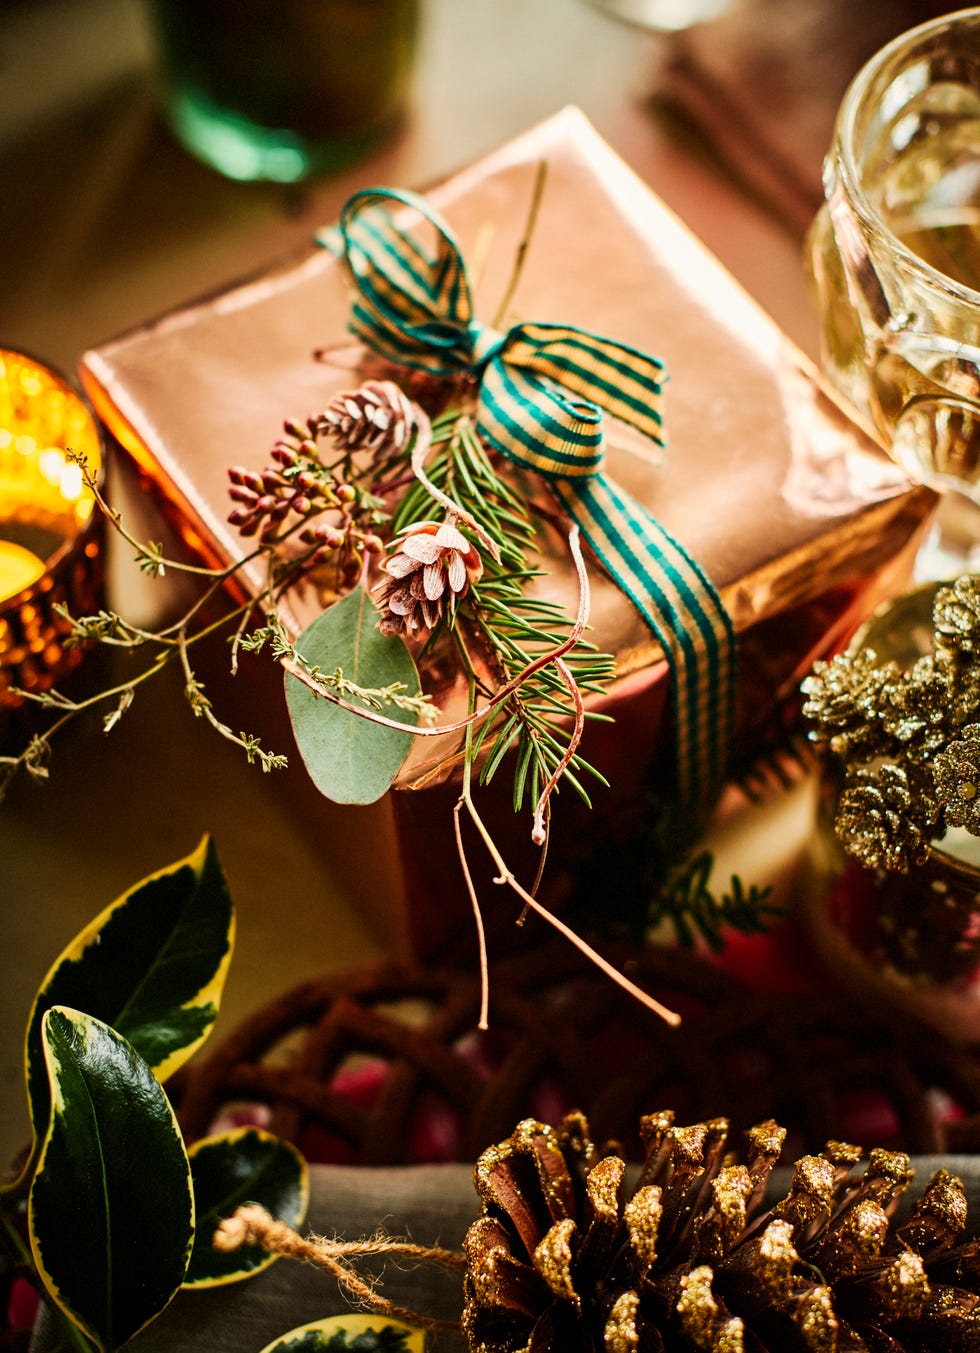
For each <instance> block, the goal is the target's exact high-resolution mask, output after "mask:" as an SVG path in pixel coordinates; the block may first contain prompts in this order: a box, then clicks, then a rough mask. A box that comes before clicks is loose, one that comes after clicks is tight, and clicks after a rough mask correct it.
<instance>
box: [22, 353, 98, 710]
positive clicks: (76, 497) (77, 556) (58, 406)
mask: <svg viewBox="0 0 980 1353" xmlns="http://www.w3.org/2000/svg"><path fill="white" fill-rule="evenodd" d="M83 464H84V465H85V466H87V469H88V473H89V474H90V475H91V476H92V477H93V478H94V479H95V480H96V481H98V480H99V478H100V477H101V472H102V444H101V438H100V436H99V430H98V426H97V424H96V422H95V420H94V418H93V417H92V413H91V411H90V410H89V409H88V407H87V406H86V404H85V402H84V400H83V399H81V398H80V396H79V395H78V394H77V393H76V392H75V391H74V390H73V389H72V387H71V386H70V385H69V384H68V382H67V381H66V380H65V379H64V378H63V377H61V376H59V375H58V373H57V372H55V371H52V370H50V368H48V367H45V366H43V365H42V364H41V363H40V362H36V361H34V359H33V358H31V357H26V356H24V354H23V353H18V352H13V351H11V350H10V349H9V348H3V347H0V735H2V732H3V727H4V722H5V719H6V711H7V710H8V709H11V708H13V707H15V706H17V705H21V704H23V703H24V698H25V697H24V695H23V694H22V692H27V693H28V695H33V694H39V693H41V692H44V691H48V690H51V689H52V688H54V687H56V685H57V684H58V683H59V682H60V681H61V678H62V677H63V676H65V675H66V674H67V673H68V672H70V671H71V670H72V668H74V667H75V666H76V665H77V664H78V663H79V662H80V661H81V659H82V655H83V652H84V649H83V647H82V646H80V645H72V644H71V643H70V642H69V640H70V637H71V622H70V621H68V620H67V619H66V618H65V614H64V612H65V611H67V612H69V613H70V614H73V615H86V614H88V613H89V612H91V611H94V610H96V609H97V608H98V606H99V603H100V601H101V555H102V544H101V537H100V533H99V531H98V529H97V519H96V516H95V511H94V509H95V495H94V493H93V491H92V489H91V487H90V485H89V483H88V482H87V480H86V476H85V474H84V473H83V470H82V465H83Z"/></svg>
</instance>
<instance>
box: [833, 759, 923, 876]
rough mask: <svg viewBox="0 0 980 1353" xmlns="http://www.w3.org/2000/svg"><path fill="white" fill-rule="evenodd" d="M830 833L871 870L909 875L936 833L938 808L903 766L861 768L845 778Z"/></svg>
mask: <svg viewBox="0 0 980 1353" xmlns="http://www.w3.org/2000/svg"><path fill="white" fill-rule="evenodd" d="M834 830H835V831H836V833H837V836H838V838H839V840H840V841H841V843H842V844H843V846H844V848H845V850H847V852H848V853H849V854H850V855H854V856H856V857H857V858H858V859H859V860H861V862H862V863H863V864H865V865H867V867H868V868H869V869H885V870H889V871H896V872H897V873H900V874H907V873H908V871H909V869H910V868H911V867H912V865H914V864H921V863H922V861H923V860H924V858H925V855H926V852H927V850H928V847H929V842H930V841H931V840H932V838H933V837H934V836H935V834H936V831H937V830H938V806H937V804H936V803H935V801H934V800H933V799H932V798H931V797H930V796H929V795H928V794H926V793H925V792H923V789H922V786H920V785H919V784H916V785H915V786H914V787H913V785H912V784H911V783H910V780H909V774H908V771H907V769H906V768H905V767H903V766H889V765H884V766H877V767H876V768H875V769H873V770H869V769H867V768H864V767H861V768H858V769H857V770H854V771H852V772H851V773H850V774H849V775H848V778H847V782H846V784H845V786H844V789H843V790H842V792H841V796H840V801H839V802H838V805H837V816H836V818H835V820H834Z"/></svg>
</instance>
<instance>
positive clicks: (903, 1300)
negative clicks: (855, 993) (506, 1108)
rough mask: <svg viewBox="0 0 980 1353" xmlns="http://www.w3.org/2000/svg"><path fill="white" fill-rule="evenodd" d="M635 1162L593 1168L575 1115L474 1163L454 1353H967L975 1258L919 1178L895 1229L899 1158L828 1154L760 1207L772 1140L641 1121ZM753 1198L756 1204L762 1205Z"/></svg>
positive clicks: (765, 1133)
mask: <svg viewBox="0 0 980 1353" xmlns="http://www.w3.org/2000/svg"><path fill="white" fill-rule="evenodd" d="M641 1133H642V1141H643V1144H644V1150H645V1159H644V1160H643V1162H642V1165H641V1166H640V1167H639V1170H638V1171H635V1170H634V1169H632V1168H631V1169H629V1170H628V1169H627V1166H626V1163H625V1162H624V1161H623V1160H622V1159H621V1157H620V1156H619V1155H617V1154H616V1153H615V1152H614V1151H611V1150H607V1151H605V1152H600V1151H599V1150H597V1148H596V1147H595V1145H594V1144H593V1143H592V1141H591V1140H590V1138H589V1130H588V1125H587V1123H586V1121H585V1119H584V1118H583V1117H582V1116H581V1115H580V1114H573V1115H570V1116H569V1117H567V1118H566V1119H565V1120H564V1121H563V1123H562V1124H561V1125H560V1126H559V1127H558V1128H553V1127H550V1126H548V1125H546V1124H544V1123H539V1122H535V1121H533V1120H526V1121H524V1122H522V1123H520V1124H519V1125H518V1127H517V1128H516V1129H515V1131H514V1132H513V1133H512V1135H511V1136H510V1137H509V1138H508V1139H507V1140H506V1141H504V1142H502V1143H500V1144H499V1145H498V1146H495V1147H492V1148H491V1149H490V1150H488V1151H486V1152H484V1153H483V1155H482V1156H481V1157H480V1159H479V1161H478V1162H477V1165H476V1169H475V1180H476V1185H477V1189H478V1191H479V1194H480V1197H481V1199H482V1203H483V1209H482V1215H481V1216H480V1218H479V1219H478V1220H477V1221H475V1222H474V1223H473V1225H472V1226H471V1227H470V1229H469V1231H468V1232H467V1236H466V1241H465V1246H464V1248H465V1252H466V1259H467V1269H466V1275H465V1280H464V1287H465V1307H464V1314H463V1328H464V1331H465V1333H466V1337H467V1339H468V1342H469V1346H470V1349H471V1350H472V1353H518V1350H520V1351H521V1353H523V1351H524V1350H527V1353H547V1351H549V1350H553V1353H600V1351H601V1353H938V1351H939V1350H942V1351H943V1353H978V1350H980V1295H978V1293H980V1241H978V1240H968V1239H965V1236H966V1223H967V1206H966V1197H965V1193H964V1190H963V1185H962V1183H961V1181H960V1180H959V1179H957V1178H956V1177H955V1176H954V1175H952V1174H950V1173H948V1172H947V1171H945V1170H940V1171H938V1172H937V1173H936V1174H935V1175H934V1176H933V1177H932V1179H931V1180H930V1182H929V1184H928V1185H927V1187H926V1189H925V1192H924V1193H923V1195H922V1197H921V1198H920V1199H919V1200H918V1202H917V1203H916V1204H915V1205H914V1207H913V1208H912V1210H911V1213H910V1215H909V1216H908V1217H907V1219H906V1220H905V1221H903V1222H901V1223H900V1224H899V1223H898V1222H896V1221H895V1219H894V1216H893V1214H894V1211H895V1208H896V1205H897V1203H898V1201H899V1199H900V1198H901V1195H902V1194H903V1193H904V1192H905V1190H906V1189H907V1187H908V1186H909V1184H910V1183H911V1182H912V1179H913V1172H912V1169H911V1164H910V1160H909V1157H908V1156H906V1155H903V1154H900V1153H897V1152H889V1151H882V1150H875V1151H872V1152H871V1153H870V1156H869V1157H868V1158H867V1160H865V1159H864V1156H863V1153H862V1152H861V1150H860V1149H859V1148H857V1147H853V1146H848V1145H845V1144H843V1143H837V1142H832V1143H829V1144H828V1145H827V1147H826V1148H825V1149H824V1151H823V1152H821V1154H819V1155H814V1156H803V1157H802V1158H801V1159H800V1160H798V1161H797V1162H796V1164H795V1166H794V1168H793V1171H792V1176H791V1178H790V1180H789V1183H788V1189H787V1190H786V1192H785V1193H784V1194H783V1196H782V1197H781V1198H780V1199H779V1200H778V1201H776V1202H775V1203H773V1202H772V1200H771V1197H770V1199H769V1201H766V1200H765V1195H766V1194H767V1192H768V1193H770V1195H771V1193H772V1192H773V1190H772V1184H773V1181H772V1180H771V1179H770V1176H771V1174H772V1171H773V1168H774V1167H775V1166H776V1164H777V1162H778V1161H779V1157H780V1153H781V1150H782V1145H783V1140H784V1135H785V1134H784V1133H783V1131H782V1129H781V1128H779V1127H778V1126H777V1125H776V1124H775V1123H772V1122H768V1123H763V1124H761V1125H759V1126H758V1127H755V1128H753V1129H751V1130H750V1131H749V1132H748V1133H746V1143H745V1151H744V1153H743V1158H742V1159H737V1158H736V1156H735V1153H733V1152H732V1151H730V1149H729V1145H728V1125H727V1123H726V1122H725V1121H724V1120H722V1119H718V1120H714V1121H711V1122H706V1123H699V1124H696V1125H695V1126H693V1127H676V1126H675V1125H674V1122H673V1115H672V1114H670V1113H657V1114H652V1115H650V1116H648V1117H645V1118H644V1119H643V1120H642V1121H641ZM767 1185H768V1186H769V1188H768V1189H767Z"/></svg>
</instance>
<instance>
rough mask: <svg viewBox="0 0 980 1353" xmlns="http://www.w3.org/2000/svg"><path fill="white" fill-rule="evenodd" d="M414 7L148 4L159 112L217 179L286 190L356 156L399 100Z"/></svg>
mask: <svg viewBox="0 0 980 1353" xmlns="http://www.w3.org/2000/svg"><path fill="white" fill-rule="evenodd" d="M418 9H419V0H150V14H151V16H152V18H153V21H154V26H155V32H156V39H157V49H158V55H159V64H160V83H161V94H162V101H163V110H164V114H165V116H166V118H167V121H168V122H169V124H170V127H171V129H172V131H173V132H174V135H175V136H176V137H177V139H178V141H180V142H181V144H182V145H183V146H184V147H185V148H186V149H187V150H189V151H190V152H191V153H192V154H193V155H195V156H197V158H198V159H200V160H203V161H204V162H205V163H206V164H209V165H211V166H212V168H214V169H217V170H218V171H219V172H220V173H222V174H224V175H226V176H227V177H229V178H233V179H241V180H260V179H265V180H272V181H275V182H281V183H294V182H296V181H298V180H300V179H305V178H308V177H310V176H311V175H315V174H322V173H330V172H333V171H336V170H339V169H342V168H344V167H345V166H346V165H349V164H352V163H354V162H355V161H357V160H358V159H360V158H361V157H362V156H364V155H366V154H368V153H369V152H370V151H371V150H372V149H374V147H375V146H376V145H377V144H379V142H380V141H381V140H383V139H384V137H385V136H386V135H387V134H388V133H389V132H391V131H392V130H393V128H394V127H395V126H396V125H397V123H398V121H399V119H400V117H401V114H402V112H403V109H404V106H405V102H406V98H407V95H408V92H409V86H410V79H411V74H412V69H413V62H414V55H415V39H416V29H417V20H418Z"/></svg>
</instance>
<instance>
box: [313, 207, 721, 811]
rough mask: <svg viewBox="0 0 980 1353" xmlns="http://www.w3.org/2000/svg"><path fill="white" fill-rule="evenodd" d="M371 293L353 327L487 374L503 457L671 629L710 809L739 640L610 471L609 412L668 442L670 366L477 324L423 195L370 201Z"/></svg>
mask: <svg viewBox="0 0 980 1353" xmlns="http://www.w3.org/2000/svg"><path fill="white" fill-rule="evenodd" d="M397 208H414V210H415V211H416V212H418V213H419V215H420V216H421V217H422V219H423V220H424V221H425V222H428V224H429V225H430V226H432V227H433V228H434V231H435V240H436V244H435V249H434V251H432V252H430V251H429V250H428V249H426V248H425V247H424V246H423V244H422V242H421V241H420V240H419V239H418V238H417V237H416V235H415V234H413V233H412V232H411V231H409V230H407V229H403V228H402V227H401V226H400V225H399V224H397V223H396V221H395V219H394V216H393V209H397ZM321 242H322V243H324V244H328V245H329V247H333V248H336V249H338V250H339V251H340V252H342V254H343V256H344V258H345V259H346V262H347V266H348V268H349V270H350V273H351V276H352V278H353V280H354V283H355V287H356V294H355V300H354V304H353V310H352V314H351V318H350V328H351V330H352V331H353V332H354V333H355V334H356V335H357V336H358V337H359V338H360V339H361V340H362V341H363V342H364V343H366V344H367V345H368V346H369V347H370V348H372V349H373V350H374V351H375V352H377V353H378V354H380V355H381V356H383V357H386V358H388V359H390V360H391V361H392V362H396V363H398V364H399V365H402V366H408V367H413V368H415V369H420V370H424V371H428V372H431V373H433V374H435V375H440V376H457V375H459V374H461V373H468V374H470V375H473V376H475V377H477V378H478V379H479V382H480V389H479V404H478V415H477V420H478V427H479V430H480V432H481V434H482V435H483V436H484V437H485V438H486V439H487V441H488V442H490V443H491V444H492V445H493V446H495V447H496V448H498V449H499V450H500V451H501V452H503V454H504V455H506V456H508V457H509V458H510V459H511V460H513V461H515V462H516V463H518V464H520V465H522V466H526V467H528V468H529V469H531V470H534V471H536V472H537V473H539V474H541V475H542V476H544V478H545V479H546V480H547V481H548V483H549V485H550V487H551V489H552V491H553V493H554V494H555V496H556V497H557V499H558V501H559V502H560V503H561V505H562V507H563V508H564V509H565V511H566V512H567V513H568V515H569V516H570V517H571V518H572V520H573V521H575V522H577V524H578V526H579V528H580V529H581V532H582V535H583V536H584V537H585V539H586V540H587V542H588V544H589V547H590V548H591V550H592V551H593V553H594V554H595V555H596V557H597V558H598V559H599V560H600V562H601V563H602V565H603V567H604V568H605V569H606V571H607V572H608V573H609V575H610V577H612V578H613V580H614V581H615V582H616V583H617V585H618V586H619V587H620V588H622V590H623V591H624V592H625V593H626V594H627V595H628V596H629V597H630V599H631V600H632V602H633V604H634V605H635V606H636V607H637V609H638V610H639V612H640V614H641V615H642V616H643V618H644V620H645V621H646V622H647V624H648V625H649V626H650V628H651V629H652V630H653V632H654V633H655V634H656V636H657V638H658V639H659V641H660V643H661V645H662V646H663V649H664V652H665V654H666V656H667V659H668V662H669V665H670V672H671V690H672V696H673V701H674V717H675V724H676V745H677V757H676V769H677V792H678V800H679V802H680V804H681V805H682V806H687V807H697V806H700V807H704V806H705V805H707V804H708V803H710V802H711V800H712V799H713V798H714V797H715V795H716V794H717V792H718V790H719V788H720V787H721V784H722V782H723V779H724V773H725V766H726V760H727V756H728V752H729V745H730V741H731V730H732V717H733V703H734V688H735V647H736V645H735V635H734V631H733V627H732V623H731V620H730V618H729V616H728V614H727V612H726V611H725V609H724V607H723V606H722V604H721V600H720V598H719V596H718V593H717V591H716V590H715V588H714V586H713V584H712V583H711V581H710V579H709V578H708V577H707V575H706V574H705V572H704V570H703V569H702V568H701V567H700V566H699V565H698V564H697V562H696V561H695V560H694V559H692V558H691V556H690V555H689V554H688V553H687V551H686V550H685V549H684V548H683V546H682V545H680V544H679V543H678V541H676V540H675V539H674V538H673V537H672V536H671V535H670V534H669V533H668V532H667V531H665V530H664V528H663V527H662V526H661V525H660V523H659V522H658V521H657V520H656V519H655V518H654V517H652V516H651V515H650V513H649V512H647V510H646V509H645V508H644V507H642V506H641V505H640V504H639V503H637V502H636V501H635V500H634V499H632V498H631V497H630V496H629V495H628V494H626V493H624V492H623V491H622V490H621V489H620V488H619V487H618V486H617V485H616V484H615V483H614V482H613V481H612V480H611V479H610V478H609V476H608V475H607V474H606V473H605V471H604V469H603V452H604V448H603V414H604V413H608V414H610V415H612V416H613V417H615V418H618V419H621V420H622V421H623V422H625V423H628V424H630V425H631V426H632V427H635V428H637V429H639V431H640V432H642V433H644V434H645V435H646V436H647V437H649V438H650V439H651V440H652V441H654V442H656V443H657V444H658V445H662V444H663V434H662V419H661V415H660V410H659V401H660V393H661V384H662V381H663V374H664V373H663V364H662V363H661V362H660V361H659V360H658V359H657V358H655V357H651V356H649V355H647V354H646V353H643V352H640V351H638V350H637V349H635V348H631V347H627V346H626V345H624V344H622V343H616V342H613V341H612V340H611V339H608V338H602V337H599V336H598V335H596V334H592V333H589V332H588V331H586V330H583V329H577V328H573V327H571V326H569V325H560V324H535V323H524V324H515V325H514V326H513V327H512V328H511V329H509V330H508V331H507V333H506V334H501V333H498V332H497V331H496V330H494V329H492V328H490V327H489V326H487V325H483V324H480V323H479V322H478V321H477V320H475V319H474V317H473V303H472V296H471V291H470V285H469V279H468V276H467V272H466V266H465V264H464V262H463V257H462V254H461V252H460V250H459V247H458V246H457V244H456V242H455V240H454V239H453V237H452V235H451V234H450V233H449V230H448V228H447V227H446V225H445V224H444V223H443V222H442V221H441V220H440V219H439V218H438V216H437V215H436V214H435V213H434V212H433V210H432V209H431V208H430V207H429V206H428V204H427V203H426V202H425V201H424V200H422V199H421V198H419V197H417V196H415V194H412V193H407V192H401V191H393V190H390V189H386V188H371V189H366V190H365V191H363V192H360V193H356V194H355V195H354V196H353V197H352V198H351V199H350V200H349V201H348V202H347V204H346V206H345V207H344V209H343V212H342V213H341V217H340V223H339V231H337V232H334V234H333V237H332V238H330V237H327V236H325V237H323V238H322V239H321Z"/></svg>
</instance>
